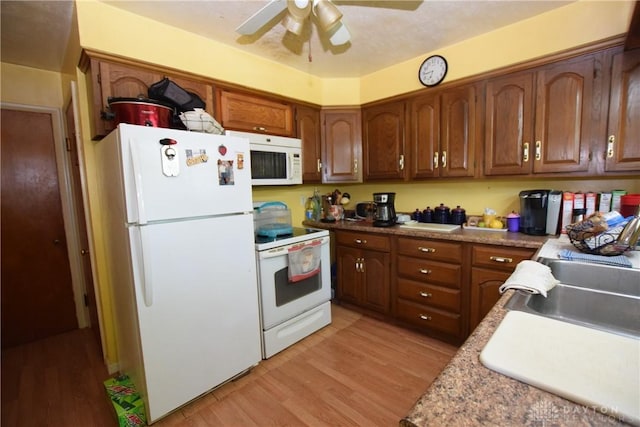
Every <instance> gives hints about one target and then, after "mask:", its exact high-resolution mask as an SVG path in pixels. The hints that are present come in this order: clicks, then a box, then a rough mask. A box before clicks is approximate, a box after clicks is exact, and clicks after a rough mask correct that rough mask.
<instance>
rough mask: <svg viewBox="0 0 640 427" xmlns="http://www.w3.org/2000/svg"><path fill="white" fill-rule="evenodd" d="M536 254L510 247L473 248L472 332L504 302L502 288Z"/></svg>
mask: <svg viewBox="0 0 640 427" xmlns="http://www.w3.org/2000/svg"><path fill="white" fill-rule="evenodd" d="M535 251H536V250H535V249H523V248H511V247H507V246H494V245H473V246H472V248H471V283H470V309H469V332H472V331H473V330H474V329H475V328H476V326H478V324H479V323H480V322H481V321H482V319H483V318H484V316H486V315H487V313H488V312H489V310H491V308H492V307H493V306H494V305H495V303H496V302H497V301H498V300H499V299H500V286H501V285H502V284H503V283H504V282H505V281H506V280H507V279H508V278H509V276H510V275H511V273H512V272H513V270H514V269H515V268H516V266H517V265H518V263H520V261H523V260H525V259H531V257H532V256H533V254H534V253H535Z"/></svg>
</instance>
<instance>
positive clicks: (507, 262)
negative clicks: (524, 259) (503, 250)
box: [489, 256, 513, 264]
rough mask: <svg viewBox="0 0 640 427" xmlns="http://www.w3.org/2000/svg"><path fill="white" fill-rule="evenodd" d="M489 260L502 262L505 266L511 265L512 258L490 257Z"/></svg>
mask: <svg viewBox="0 0 640 427" xmlns="http://www.w3.org/2000/svg"><path fill="white" fill-rule="evenodd" d="M489 259H490V260H491V261H495V262H502V263H505V264H511V263H512V262H513V258H506V257H502V256H490V257H489Z"/></svg>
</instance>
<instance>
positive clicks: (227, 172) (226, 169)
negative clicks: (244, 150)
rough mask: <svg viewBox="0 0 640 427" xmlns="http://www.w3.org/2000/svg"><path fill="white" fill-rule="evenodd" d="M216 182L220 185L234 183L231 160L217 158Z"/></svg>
mask: <svg viewBox="0 0 640 427" xmlns="http://www.w3.org/2000/svg"><path fill="white" fill-rule="evenodd" d="M218 182H219V183H220V185H234V184H235V182H234V180H233V160H218Z"/></svg>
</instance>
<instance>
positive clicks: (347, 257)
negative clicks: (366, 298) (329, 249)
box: [336, 246, 362, 303]
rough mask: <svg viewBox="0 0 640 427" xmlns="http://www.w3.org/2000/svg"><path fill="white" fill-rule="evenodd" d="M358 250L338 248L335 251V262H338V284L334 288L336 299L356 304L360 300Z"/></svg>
mask: <svg viewBox="0 0 640 427" xmlns="http://www.w3.org/2000/svg"><path fill="white" fill-rule="evenodd" d="M361 258H362V257H361V251H360V249H354V248H349V247H346V246H338V247H337V250H336V260H337V262H338V265H337V271H338V283H337V286H336V291H337V296H338V299H340V300H343V301H347V302H352V303H358V302H359V301H360V299H361V291H360V281H361V273H360V272H359V267H358V266H359V265H360V262H361Z"/></svg>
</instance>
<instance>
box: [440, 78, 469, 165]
mask: <svg viewBox="0 0 640 427" xmlns="http://www.w3.org/2000/svg"><path fill="white" fill-rule="evenodd" d="M476 110H477V109H476V87H475V86H474V85H465V86H460V87H458V88H453V89H447V90H445V91H443V92H442V100H441V113H440V117H441V125H440V126H441V129H440V176H443V177H465V176H474V175H475V147H476V140H477V126H476Z"/></svg>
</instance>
